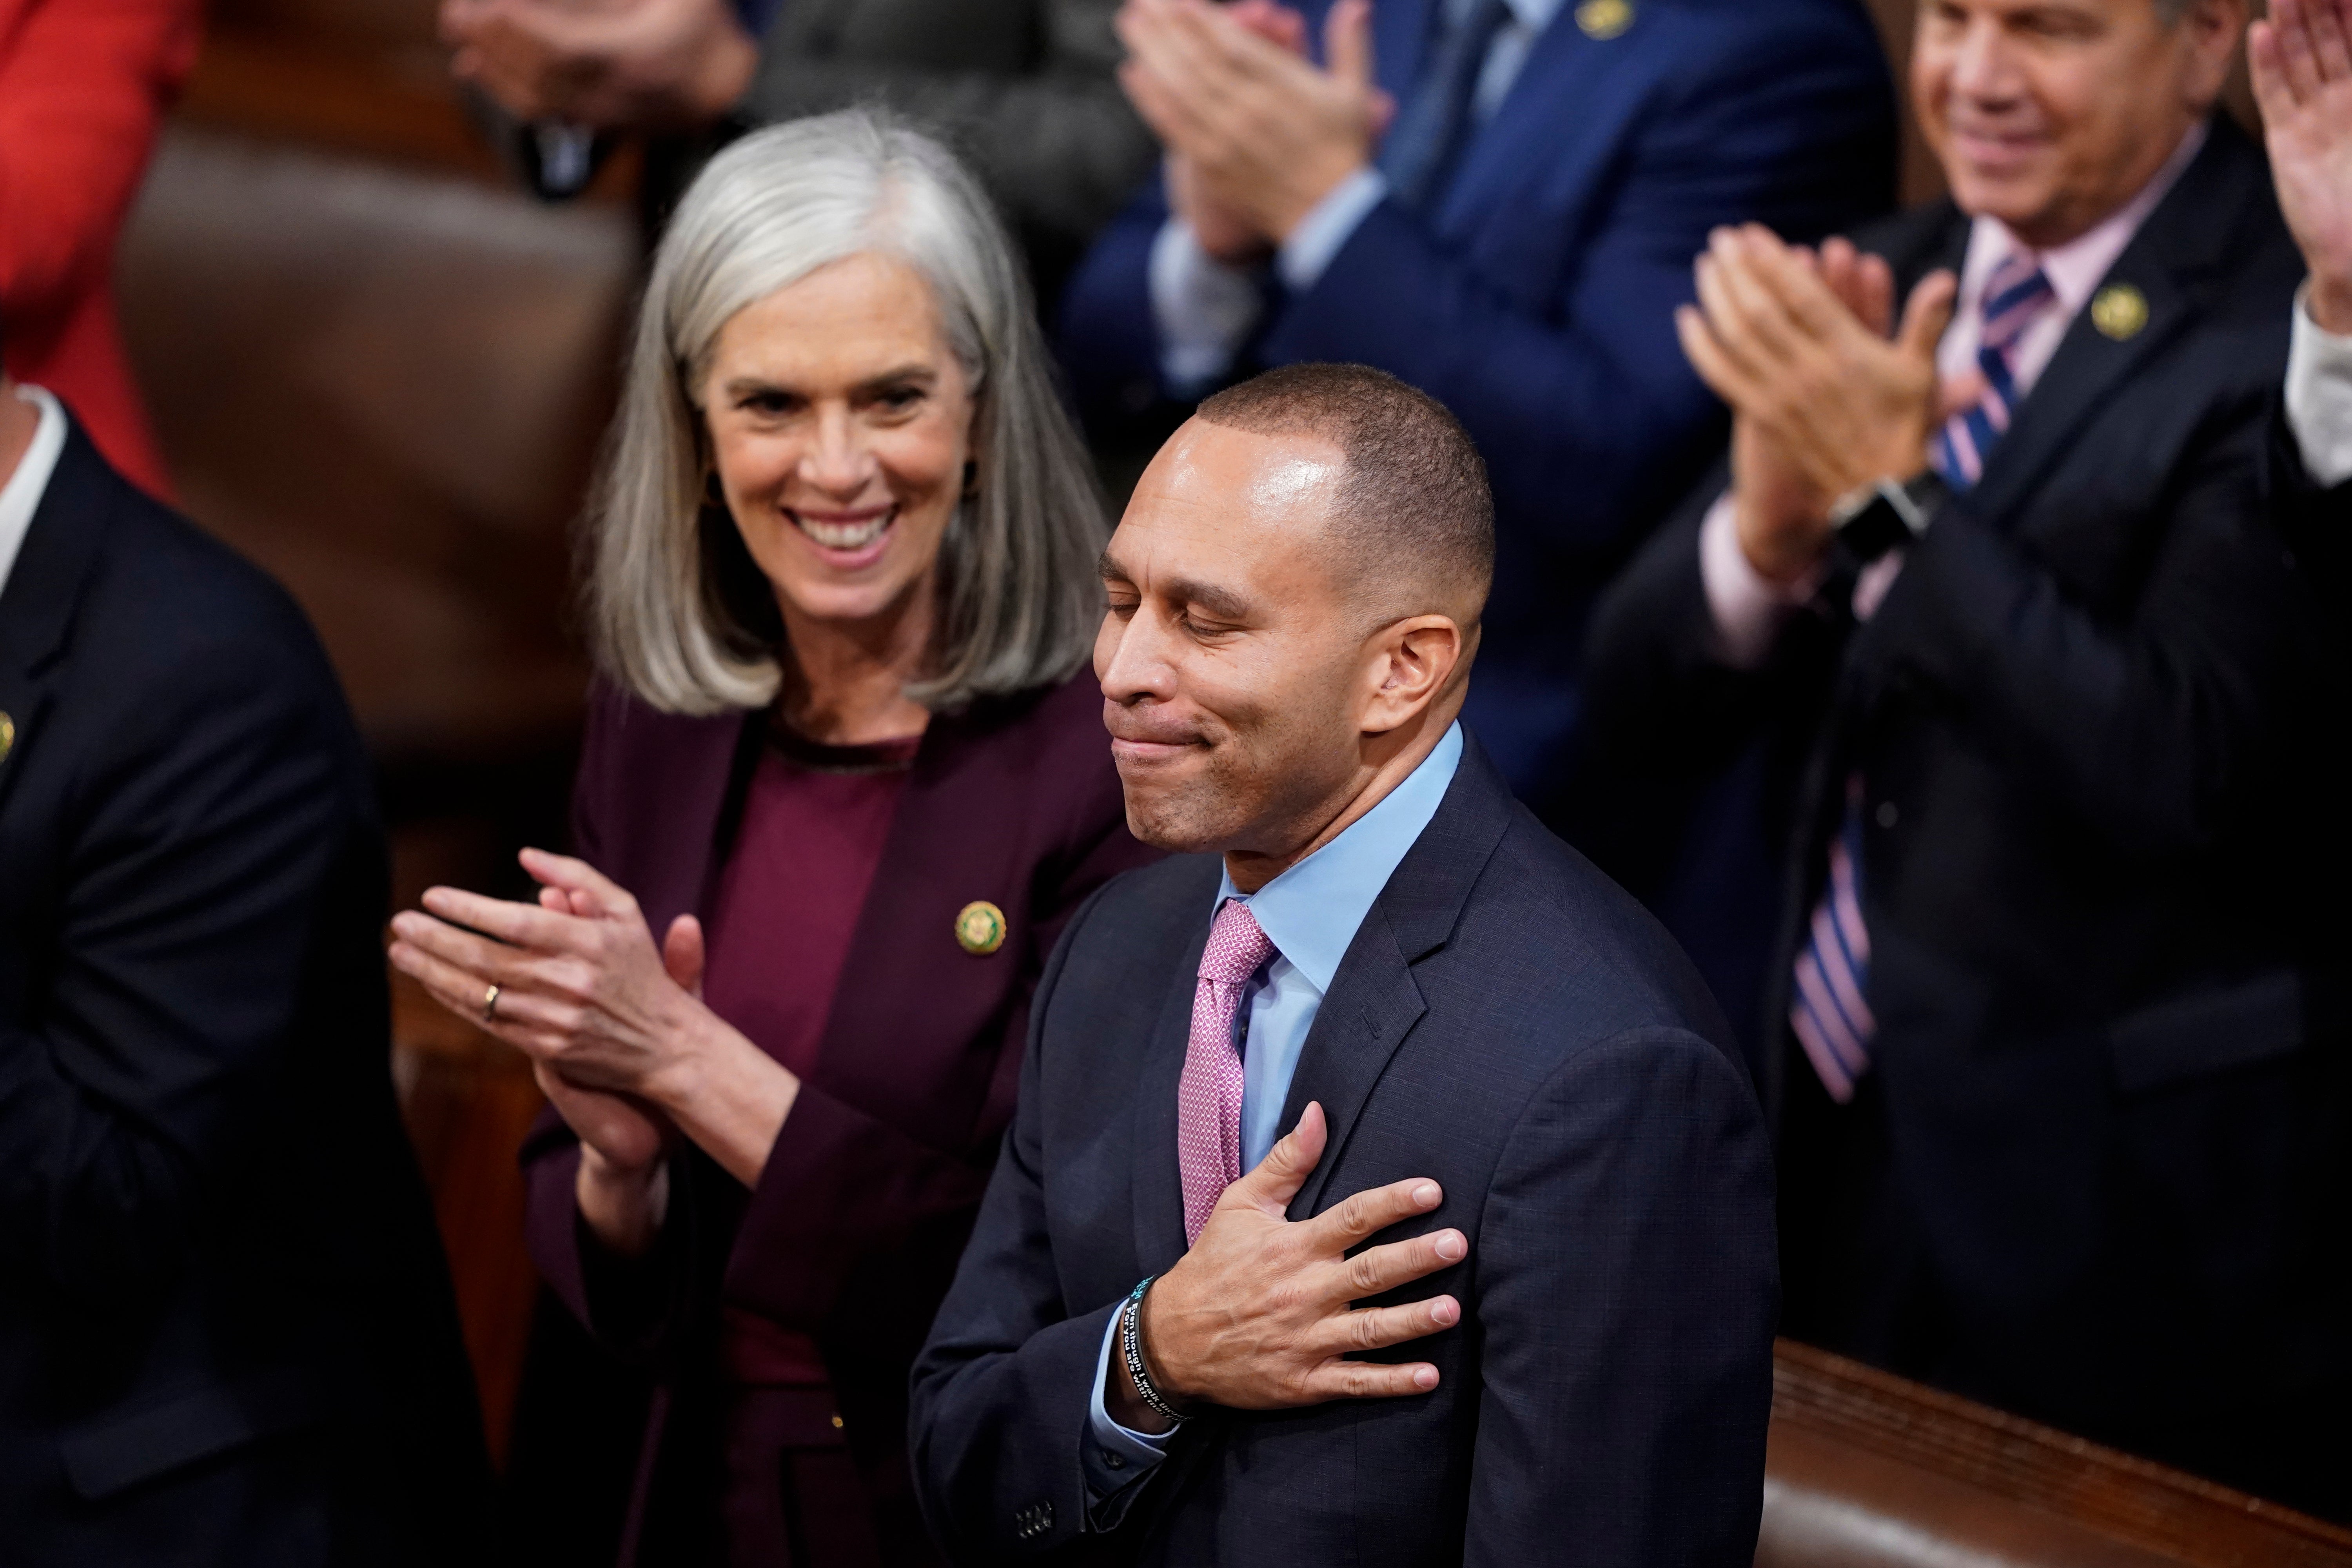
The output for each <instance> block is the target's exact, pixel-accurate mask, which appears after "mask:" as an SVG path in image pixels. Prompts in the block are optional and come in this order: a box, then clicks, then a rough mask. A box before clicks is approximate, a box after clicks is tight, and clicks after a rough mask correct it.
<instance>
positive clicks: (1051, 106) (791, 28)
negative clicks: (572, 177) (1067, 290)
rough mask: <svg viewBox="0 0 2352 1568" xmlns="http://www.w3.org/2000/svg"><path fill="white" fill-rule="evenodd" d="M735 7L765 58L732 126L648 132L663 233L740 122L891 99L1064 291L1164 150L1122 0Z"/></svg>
mask: <svg viewBox="0 0 2352 1568" xmlns="http://www.w3.org/2000/svg"><path fill="white" fill-rule="evenodd" d="M736 10H737V12H738V14H739V15H740V17H741V19H742V21H743V23H744V24H745V26H748V27H750V28H751V31H752V32H753V33H754V34H755V35H756V36H757V37H758V38H759V40H760V63H759V68H758V69H757V71H756V72H755V73H754V75H753V76H752V79H751V85H750V87H748V88H747V89H745V90H744V93H743V96H742V98H741V99H740V100H738V101H737V102H736V104H735V106H734V109H733V110H732V111H731V112H730V114H729V115H728V116H727V118H726V120H725V121H723V122H722V123H721V124H719V125H718V126H715V127H712V128H711V129H710V130H709V131H708V132H704V133H701V134H697V135H691V136H677V135H667V136H656V137H655V138H653V139H652V140H651V141H650V142H648V144H647V147H646V174H645V182H644V184H643V186H642V187H641V189H640V192H639V197H640V201H641V203H642V205H643V210H644V214H645V217H646V232H647V234H648V235H649V236H650V235H655V234H657V233H658V232H659V230H660V226H661V225H662V223H663V222H664V221H666V220H667V217H668V216H669V213H670V210H671V209H672V208H673V207H675V206H676V205H677V203H678V199H679V198H680V197H682V196H683V195H685V194H686V188H687V186H688V185H689V184H693V182H694V176H695V175H696V174H699V173H700V172H701V170H702V165H703V164H704V163H706V162H708V161H709V158H710V156H711V154H712V153H715V152H717V151H718V150H719V147H720V146H722V145H724V144H725V143H726V142H728V141H729V140H731V139H732V138H733V137H734V136H736V135H737V134H739V133H740V132H743V131H745V130H749V129H753V128H756V127H759V126H761V125H772V124H775V123H777V122H778V121H786V120H799V119H802V118H803V117H805V116H808V115H812V114H829V113H832V112H833V111H834V110H841V109H850V108H855V107H856V106H858V105H861V104H875V103H880V104H884V105H887V107H888V108H890V109H892V110H896V111H897V112H898V113H900V114H903V115H906V116H908V118H910V119H912V120H915V121H919V122H920V123H921V124H922V125H923V126H924V127H925V128H926V129H927V130H929V131H930V132H934V133H936V134H937V135H938V136H939V137H940V139H941V140H942V141H943V142H946V143H947V144H948V145H949V146H950V147H952V148H954V149H955V151H956V153H958V154H959V155H960V156H961V157H963V158H964V159H965V160H967V161H968V162H969V163H971V167H972V170H973V172H974V173H975V174H978V175H979V176H980V178H981V181H982V184H985V185H986V186H987V187H988V190H989V194H990V195H992V196H994V197H995V198H996V202H997V205H998V207H999V208H1000V209H1001V210H1002V211H1003V215H1004V217H1005V221H1006V224H1007V226H1010V227H1011V228H1012V230H1013V237H1014V238H1015V239H1017V240H1018V241H1019V242H1020V244H1021V247H1022V249H1023V252H1024V254H1025V255H1026V256H1027V258H1028V259H1029V268H1030V273H1031V281H1032V282H1033V283H1034V286H1035V288H1036V290H1037V295H1038V297H1039V298H1040V299H1041V300H1048V301H1050V300H1053V299H1054V298H1055V296H1056V295H1057V294H1058V293H1059V292H1060V289H1061V283H1062V279H1063V278H1064V277H1066V275H1067V274H1068V272H1069V270H1070V268H1071V267H1073V266H1074V265H1075V264H1076V261H1077V258H1078V257H1079V256H1080V255H1081V254H1082V253H1083V252H1084V251H1085V249H1086V247H1087V242H1088V241H1090V240H1091V239H1093V237H1094V236H1095V232H1096V231H1097V229H1099V228H1101V227H1102V226H1103V225H1104V224H1105V223H1107V222H1108V221H1109V220H1110V218H1111V217H1112V216H1114V215H1115V214H1116V213H1117V212H1118V210H1119V208H1120V207H1121V206H1123V205H1125V204H1126V203H1127V201H1128V199H1129V197H1130V196H1131V195H1133V194H1134V192H1135V187H1136V185H1137V184H1139V182H1140V181H1142V180H1144V179H1146V178H1148V177H1149V176H1150V174H1151V170H1152V166H1153V163H1154V161H1155V160H1156V159H1157V158H1158V156H1159V151H1160V149H1159V144H1158V143H1157V142H1154V141H1153V140H1152V139H1151V134H1150V132H1148V131H1146V130H1145V129H1144V128H1143V122H1142V121H1139V120H1138V119H1137V118H1136V116H1135V110H1132V109H1130V108H1129V107H1128V102H1127V99H1126V96H1125V95H1124V94H1122V93H1121V92H1120V91H1119V89H1118V80H1117V79H1116V78H1115V77H1114V76H1113V75H1112V70H1113V68H1114V67H1116V66H1117V65H1118V58H1119V47H1118V39H1117V38H1116V37H1113V36H1112V34H1111V18H1112V16H1115V15H1116V14H1117V13H1118V0H781V3H779V0H739V4H738V5H736ZM489 112H492V113H495V112H497V111H496V110H489ZM509 124H511V122H509ZM511 140H512V142H513V145H514V147H515V149H516V151H517V153H519V154H520V158H521V161H522V164H523V171H524V174H525V175H526V177H527V178H528V179H529V180H530V184H532V185H533V186H534V188H536V189H538V190H539V191H540V192H541V194H542V195H571V194H572V190H575V189H577V188H578V187H577V185H573V186H571V187H569V188H557V187H551V185H550V184H549V182H548V180H547V177H546V167H545V165H544V163H542V161H541V153H540V145H539V141H538V137H537V134H536V132H533V131H532V130H531V129H530V128H528V127H523V128H520V129H519V133H516V134H514V135H512V137H511ZM610 145H611V142H610V141H609V139H608V140H605V141H603V142H600V143H599V151H600V153H601V152H602V151H603V150H604V149H607V148H609V146H610ZM583 173H584V171H583Z"/></svg>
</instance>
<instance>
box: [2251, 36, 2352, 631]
mask: <svg viewBox="0 0 2352 1568" xmlns="http://www.w3.org/2000/svg"><path fill="white" fill-rule="evenodd" d="M2251 45H2252V47H2250V49H2249V50H2248V53H2249V55H2250V56H2251V57H2252V66H2253V79H2254V93H2255V96H2256V97H2257V98H2258V99H2259V100H2261V102H2262V108H2263V134H2264V137H2265V139H2266V140H2267V141H2268V142H2269V144H2270V154H2271V170H2272V173H2273V174H2274V175H2275V176H2276V178H2277V181H2278V193H2279V205H2280V207H2281V208H2282V210H2284V213H2285V215H2286V220H2287V225H2288V226H2289V227H2290V228H2291V229H2293V230H2294V237H2295V243H2296V245H2297V247H2299V248H2300V249H2301V250H2302V251H2303V256H2304V263H2305V267H2307V268H2309V276H2308V278H2307V279H2306V280H2305V284H2304V289H2303V293H2302V296H2301V298H2300V299H2299V300H2297V301H2296V305H2295V312H2294V330H2293V334H2292V335H2293V347H2292V349H2291V350H2290V352H2289V353H2288V356H2287V373H2286V384H2285V386H2284V396H2283V397H2282V398H2281V399H2280V402H2279V407H2278V416H2277V418H2276V419H2275V421H2274V422H2273V426H2272V442H2271V452H2270V470H2269V477H2270V480H2271V488H2272V497H2273V505H2274V506H2275V508H2276V510H2277V513H2278V519H2279V522H2280V524H2281V526H2282V527H2284V529H2285V530H2286V531H2287V535H2288V537H2289V538H2290V539H2291V540H2293V541H2294V546H2295V549H2296V550H2297V551H2298V552H2300V553H2301V554H2302V555H2303V556H2304V557H2305V560H2306V562H2307V563H2310V564H2311V565H2312V566H2313V567H2314V569H2315V571H2316V572H2318V573H2319V574H2321V575H2322V576H2323V577H2325V578H2326V580H2327V581H2328V583H2329V584H2330V591H2331V593H2340V591H2341V589H2342V586H2343V585H2344V584H2346V583H2347V581H2352V578H2347V575H2346V573H2347V566H2352V4H2347V0H2279V3H2278V4H2277V5H2273V7H2272V8H2271V15H2270V17H2269V18H2268V19H2267V20H2265V21H2262V22H2257V23H2255V24H2254V28H2253V36H2252V40H2251Z"/></svg>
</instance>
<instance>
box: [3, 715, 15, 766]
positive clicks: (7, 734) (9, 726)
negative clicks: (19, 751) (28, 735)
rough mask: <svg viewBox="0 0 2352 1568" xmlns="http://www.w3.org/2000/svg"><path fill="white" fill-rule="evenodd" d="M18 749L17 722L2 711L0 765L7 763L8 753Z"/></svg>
mask: <svg viewBox="0 0 2352 1568" xmlns="http://www.w3.org/2000/svg"><path fill="white" fill-rule="evenodd" d="M15 750H16V721H15V720H14V719H11V718H9V717H8V715H7V713H6V712H5V711H4V710H0V763H5V762H6V761H7V760H8V753H9V752H13V751H15Z"/></svg>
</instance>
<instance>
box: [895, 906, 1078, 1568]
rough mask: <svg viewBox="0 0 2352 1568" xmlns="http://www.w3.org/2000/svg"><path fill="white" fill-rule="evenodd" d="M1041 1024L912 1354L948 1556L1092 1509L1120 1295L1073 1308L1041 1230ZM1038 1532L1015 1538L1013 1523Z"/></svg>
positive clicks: (1040, 1007)
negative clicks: (1088, 1455) (919, 1348)
mask: <svg viewBox="0 0 2352 1568" xmlns="http://www.w3.org/2000/svg"><path fill="white" fill-rule="evenodd" d="M1086 913H1087V911H1086V910H1080V911H1079V914H1078V918H1077V919H1076V920H1075V921H1072V923H1071V929H1070V930H1069V931H1068V932H1066V934H1065V935H1064V937H1063V939H1062V942H1061V944H1060V945H1059V946H1058V947H1057V948H1056V949H1055V953H1054V956H1053V959H1052V961H1051V962H1050V963H1048V964H1047V965H1046V970H1045V978H1044V981H1043V983H1042V984H1040V986H1039V989H1038V1000H1037V1006H1036V1011H1035V1014H1034V1019H1037V1020H1042V1019H1043V1018H1044V1017H1045V1014H1046V1012H1047V1009H1048V1008H1049V1007H1050V1005H1051V1003H1052V997H1053V992H1054V985H1055V980H1056V979H1057V978H1058V977H1059V976H1060V973H1061V969H1062V964H1063V962H1064V960H1065V959H1066V956H1067V954H1068V952H1069V950H1070V949H1071V947H1072V946H1073V945H1075V942H1076V938H1077V936H1078V934H1079V931H1080V930H1081V929H1082V928H1083V926H1084V923H1085V919H1086ZM1044 1034H1045V1031H1044V1028H1043V1027H1042V1025H1041V1024H1040V1023H1038V1022H1035V1021H1033V1023H1032V1025H1031V1027H1030V1033H1029V1042H1028V1047H1027V1049H1026V1050H1025V1051H1024V1054H1023V1066H1022V1077H1021V1095H1020V1100H1019V1103H1018V1107H1017V1109H1016V1110H1015V1111H1014V1113H1013V1126H1012V1130H1011V1131H1010V1132H1009V1133H1008V1135H1007V1136H1006V1138H1005V1140H1004V1147H1003V1150H1002V1151H1001V1152H999V1154H998V1156H997V1162H996V1173H995V1175H994V1176H993V1177H992V1179H991V1180H990V1182H989V1184H988V1193H987V1195H986V1197H985V1198H983V1199H982V1203H981V1208H980V1219H979V1222H978V1224H977V1225H976V1226H974V1228H973V1231H972V1237H971V1245H970V1246H968V1247H966V1248H965V1249H964V1255H963V1260H962V1262H961V1264H960V1265H958V1267H957V1269H956V1277H955V1283H954V1285H953V1286H952V1287H950V1289H949V1291H948V1295H947V1300H946V1301H945V1302H944V1303H942V1304H941V1306H940V1313H939V1317H938V1319H937V1320H936V1321H934V1322H933V1324H932V1327H931V1333H930V1338H929V1342H927V1343H926V1344H925V1345H924V1346H923V1352H922V1354H921V1356H920V1357H919V1358H918V1359H917V1361H916V1363H915V1372H914V1379H913V1387H912V1393H913V1400H912V1408H911V1413H910V1423H909V1425H910V1433H909V1436H910V1438H911V1443H912V1454H913V1458H914V1468H915V1486H916V1490H917V1492H918V1495H919V1497H920V1498H921V1500H922V1506H923V1516H924V1519H925V1521H927V1522H928V1523H929V1526H930V1529H931V1533H932V1536H933V1538H934V1539H936V1540H937V1541H939V1542H940V1543H941V1545H942V1546H943V1547H944V1548H945V1549H946V1552H947V1555H948V1557H949V1558H950V1561H955V1562H975V1563H992V1562H1001V1561H1004V1560H1006V1559H1008V1558H1011V1557H1013V1556H1015V1555H1019V1554H1024V1553H1028V1552H1038V1551H1043V1550H1045V1549H1046V1548H1049V1547H1053V1546H1058V1545H1063V1544H1066V1543H1067V1542H1070V1541H1072V1540H1073V1539H1075V1538H1076V1535H1077V1534H1078V1532H1079V1531H1081V1529H1082V1528H1083V1521H1085V1519H1086V1514H1087V1505H1088V1496H1087V1481H1086V1472H1085V1467H1084V1461H1083V1459H1082V1458H1081V1456H1080V1450H1079V1445H1080V1443H1081V1442H1082V1441H1083V1440H1084V1434H1085V1431H1086V1411H1087V1403H1088V1400H1089V1398H1090V1396H1091V1394H1092V1391H1093V1388H1094V1374H1095V1363H1096V1359H1097V1354H1098V1353H1099V1352H1100V1350H1101V1347H1102V1339H1103V1334H1104V1332H1105V1331H1107V1330H1108V1327H1109V1324H1110V1319H1111V1314H1112V1313H1113V1312H1115V1311H1117V1310H1118V1303H1117V1302H1113V1303H1111V1304H1109V1305H1107V1306H1103V1307H1099V1308H1097V1309H1096V1310H1093V1311H1090V1312H1087V1313H1084V1314H1081V1315H1080V1316H1077V1317H1075V1318H1074V1317H1071V1316H1070V1315H1069V1310H1068V1305H1067V1303H1066V1302H1065V1301H1064V1300H1063V1299H1062V1292H1061V1284H1060V1279H1059V1275H1058V1273H1057V1271H1056V1269H1055V1265H1054V1244H1053V1237H1052V1235H1051V1232H1050V1231H1049V1229H1048V1227H1047V1225H1046V1215H1045V1146H1044V1138H1043V1135H1042V1131H1041V1125H1042V1122H1043V1120H1044V1115H1043V1110H1042V1108H1043V1106H1044V1104H1045V1097H1044V1092H1043V1090H1042V1089H1040V1087H1039V1082H1038V1080H1039V1079H1040V1077H1041V1075H1042V1071H1043V1056H1044V1049H1043V1040H1044ZM1040 1504H1043V1505H1045V1509H1044V1510H1043V1515H1042V1517H1044V1518H1045V1520H1046V1521H1047V1522H1048V1525H1049V1528H1047V1529H1046V1530H1045V1531H1041V1532H1039V1533H1037V1534H1035V1535H1034V1536H1031V1537H1030V1538H1028V1539H1023V1538H1022V1534H1021V1531H1022V1525H1021V1523H1020V1521H1021V1520H1023V1519H1035V1518H1038V1517H1040V1513H1039V1510H1038V1505H1040Z"/></svg>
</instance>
